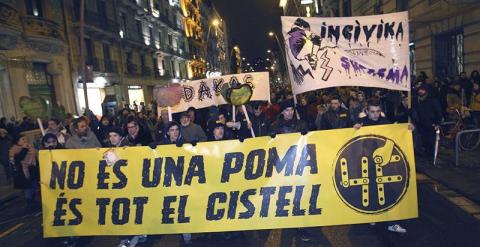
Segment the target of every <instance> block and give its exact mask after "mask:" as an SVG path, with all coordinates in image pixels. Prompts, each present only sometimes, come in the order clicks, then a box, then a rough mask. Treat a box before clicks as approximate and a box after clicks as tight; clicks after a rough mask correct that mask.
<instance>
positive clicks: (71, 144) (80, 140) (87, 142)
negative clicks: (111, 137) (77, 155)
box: [65, 130, 102, 149]
mask: <svg viewBox="0 0 480 247" xmlns="http://www.w3.org/2000/svg"><path fill="white" fill-rule="evenodd" d="M101 146H102V144H100V142H99V141H98V139H97V137H96V136H95V134H94V133H93V132H92V131H90V130H88V131H87V135H86V136H82V137H80V136H79V135H78V134H73V135H72V137H70V138H68V140H67V142H66V143H65V148H67V149H81V148H97V147H101Z"/></svg>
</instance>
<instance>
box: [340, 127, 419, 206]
mask: <svg viewBox="0 0 480 247" xmlns="http://www.w3.org/2000/svg"><path fill="white" fill-rule="evenodd" d="M334 169H335V170H334V184H335V189H336V191H337V193H338V195H339V196H340V198H341V199H342V200H343V202H345V203H346V204H347V205H348V206H349V207H351V208H353V209H354V210H356V211H359V212H362V213H368V214H372V213H380V212H382V211H386V210H388V209H390V208H392V207H393V206H395V205H396V204H397V203H399V202H400V200H401V199H402V197H403V196H404V195H405V192H406V190H407V188H408V181H409V174H410V169H409V165H408V162H407V160H406V158H405V155H404V154H403V152H402V150H401V149H400V148H399V147H398V146H397V145H396V144H395V143H394V142H393V141H392V140H390V139H388V138H385V137H382V136H373V135H370V136H360V137H357V138H355V139H352V140H350V141H349V142H348V143H347V144H346V145H345V146H343V148H342V149H341V150H340V151H339V152H338V154H337V158H336V160H335V165H334Z"/></svg>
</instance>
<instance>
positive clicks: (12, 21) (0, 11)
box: [0, 3, 22, 31]
mask: <svg viewBox="0 0 480 247" xmlns="http://www.w3.org/2000/svg"><path fill="white" fill-rule="evenodd" d="M0 25H5V26H8V27H9V28H13V29H16V30H18V31H22V22H21V21H20V16H19V15H18V11H17V10H16V9H14V8H12V7H10V6H9V5H7V4H4V3H0Z"/></svg>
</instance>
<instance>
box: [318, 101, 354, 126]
mask: <svg viewBox="0 0 480 247" xmlns="http://www.w3.org/2000/svg"><path fill="white" fill-rule="evenodd" d="M349 127H352V123H351V120H350V113H349V112H348V111H347V110H345V109H343V108H342V107H341V104H340V99H339V98H338V96H334V97H332V98H331V99H330V108H329V109H328V110H327V111H326V112H325V113H324V114H323V116H322V120H321V124H320V129H322V130H330V129H342V128H349Z"/></svg>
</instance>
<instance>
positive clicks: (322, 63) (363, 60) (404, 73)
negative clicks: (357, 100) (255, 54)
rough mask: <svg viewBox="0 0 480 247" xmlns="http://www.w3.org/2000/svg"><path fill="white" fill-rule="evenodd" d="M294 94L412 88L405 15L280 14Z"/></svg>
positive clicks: (402, 13) (406, 13)
mask: <svg viewBox="0 0 480 247" xmlns="http://www.w3.org/2000/svg"><path fill="white" fill-rule="evenodd" d="M282 30H283V37H284V39H285V50H286V55H287V60H288V61H287V63H288V64H287V67H288V70H289V73H290V80H291V83H292V90H293V93H294V94H300V93H304V92H308V91H312V90H316V89H321V88H328V87H338V86H362V87H378V88H387V89H392V90H402V91H408V90H410V74H411V71H410V53H409V36H408V34H409V33H408V30H409V29H408V12H400V13H393V14H385V15H372V16H355V17H315V18H314V17H312V18H307V17H293V16H282Z"/></svg>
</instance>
